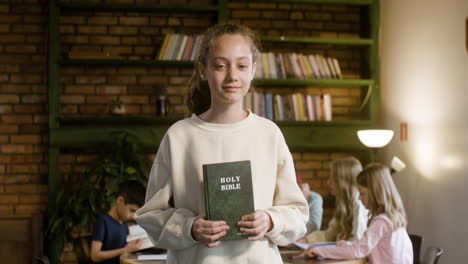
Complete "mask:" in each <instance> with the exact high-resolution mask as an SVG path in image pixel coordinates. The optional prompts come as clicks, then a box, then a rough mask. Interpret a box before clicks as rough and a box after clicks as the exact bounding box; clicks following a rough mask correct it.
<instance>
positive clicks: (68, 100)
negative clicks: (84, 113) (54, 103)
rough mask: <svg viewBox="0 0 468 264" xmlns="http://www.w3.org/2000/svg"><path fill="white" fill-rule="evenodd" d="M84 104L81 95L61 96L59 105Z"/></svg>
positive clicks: (83, 97)
mask: <svg viewBox="0 0 468 264" xmlns="http://www.w3.org/2000/svg"><path fill="white" fill-rule="evenodd" d="M84 102H85V96H83V95H62V96H60V103H61V104H82V103H84Z"/></svg>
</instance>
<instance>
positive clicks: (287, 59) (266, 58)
mask: <svg viewBox="0 0 468 264" xmlns="http://www.w3.org/2000/svg"><path fill="white" fill-rule="evenodd" d="M255 78H256V79H286V78H299V79H342V74H341V69H340V64H339V62H338V60H337V59H336V58H331V57H324V56H322V55H313V54H310V55H304V54H301V53H273V52H266V53H261V54H260V58H259V59H258V60H257V71H256V72H255Z"/></svg>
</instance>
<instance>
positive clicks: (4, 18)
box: [0, 14, 23, 24]
mask: <svg viewBox="0 0 468 264" xmlns="http://www.w3.org/2000/svg"><path fill="white" fill-rule="evenodd" d="M22 18H23V17H22V16H15V15H12V14H5V15H4V14H1V15H0V23H5V24H13V23H21V20H22Z"/></svg>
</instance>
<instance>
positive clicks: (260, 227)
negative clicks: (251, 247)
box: [237, 210, 273, 241]
mask: <svg viewBox="0 0 468 264" xmlns="http://www.w3.org/2000/svg"><path fill="white" fill-rule="evenodd" d="M237 225H238V226H239V227H240V231H241V232H243V233H247V234H252V235H254V236H251V237H249V238H248V239H249V240H250V241H254V240H260V239H262V238H263V237H264V236H265V234H266V233H267V232H268V231H270V230H271V229H272V228H273V222H272V221H271V217H270V215H269V214H268V213H267V212H266V211H264V210H256V211H255V212H253V213H251V214H248V215H244V216H243V217H242V218H241V220H240V221H239V222H237Z"/></svg>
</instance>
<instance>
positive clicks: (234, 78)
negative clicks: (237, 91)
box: [228, 68, 239, 82]
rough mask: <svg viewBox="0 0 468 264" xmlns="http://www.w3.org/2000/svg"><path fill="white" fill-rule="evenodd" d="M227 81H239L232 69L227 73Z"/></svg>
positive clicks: (235, 71) (234, 70)
mask: <svg viewBox="0 0 468 264" xmlns="http://www.w3.org/2000/svg"><path fill="white" fill-rule="evenodd" d="M228 77H229V81H232V82H237V81H238V80H239V77H238V72H237V70H236V69H234V68H230V70H229V72H228Z"/></svg>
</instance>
